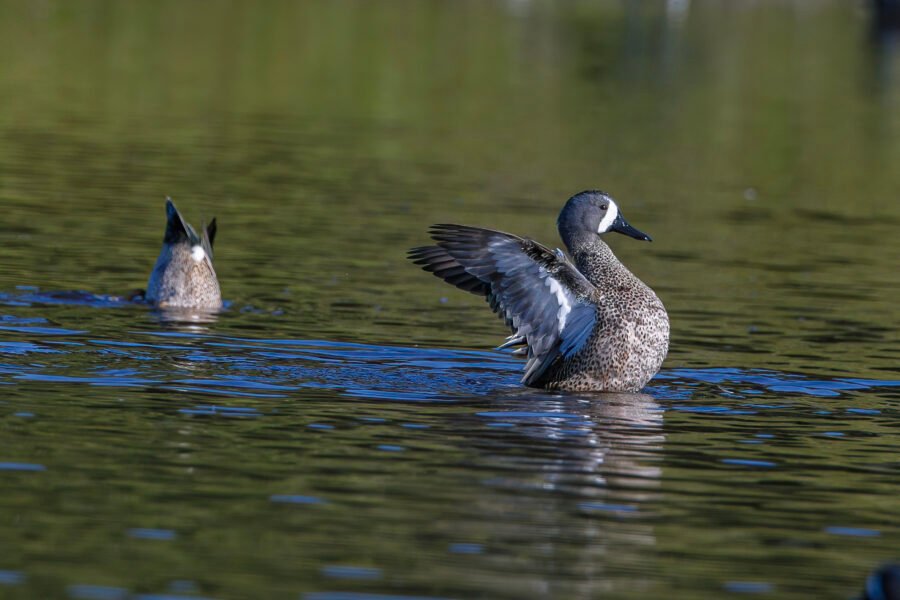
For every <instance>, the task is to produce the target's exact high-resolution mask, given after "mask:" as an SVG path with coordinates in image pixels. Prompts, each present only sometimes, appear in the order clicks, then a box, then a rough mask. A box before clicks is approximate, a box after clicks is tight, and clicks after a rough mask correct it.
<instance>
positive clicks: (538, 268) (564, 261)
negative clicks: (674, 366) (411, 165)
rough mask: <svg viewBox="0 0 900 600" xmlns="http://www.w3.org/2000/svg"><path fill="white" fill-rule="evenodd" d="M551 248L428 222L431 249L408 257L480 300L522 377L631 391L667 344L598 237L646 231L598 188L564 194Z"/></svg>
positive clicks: (660, 318) (646, 295)
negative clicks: (502, 324)
mask: <svg viewBox="0 0 900 600" xmlns="http://www.w3.org/2000/svg"><path fill="white" fill-rule="evenodd" d="M557 227H558V229H559V235H560V237H561V238H562V241H563V243H564V244H565V246H566V248H567V249H568V250H569V253H570V255H571V257H572V258H571V260H570V259H569V258H567V257H566V255H565V254H564V253H563V252H562V251H561V250H556V251H553V250H550V249H549V248H546V247H544V246H542V245H541V244H538V243H537V242H535V241H533V240H530V239H527V238H521V237H518V236H515V235H512V234H509V233H503V232H502V231H492V230H490V229H482V228H480V227H468V226H465V225H433V226H432V227H431V229H430V234H431V237H432V238H433V239H434V241H435V242H437V245H436V246H423V247H420V248H413V249H411V250H410V251H409V258H410V259H411V260H412V261H413V262H415V263H416V264H418V265H421V266H422V268H423V269H425V270H426V271H430V272H431V273H434V274H435V275H436V276H438V277H440V278H441V279H443V280H444V281H446V282H447V283H451V284H453V285H455V286H456V287H458V288H460V289H462V290H465V291H467V292H472V293H473V294H478V295H481V296H485V297H486V298H487V301H488V303H489V304H490V306H491V308H492V309H493V310H494V312H496V313H498V314H499V315H500V316H501V317H502V318H503V319H504V320H505V321H506V324H507V325H508V326H509V327H510V329H511V330H512V335H511V336H509V338H507V342H506V343H505V344H503V345H502V346H500V347H501V348H506V347H510V346H516V345H524V346H525V347H524V348H521V349H519V350H517V353H519V354H524V355H525V356H527V359H528V361H527V363H526V365H525V376H524V377H523V378H522V383H524V384H525V385H528V386H532V387H543V388H549V389H561V390H575V391H610V392H636V391H639V390H640V389H642V388H643V387H644V385H646V383H647V382H648V381H649V380H650V378H651V377H653V375H655V374H656V372H657V371H659V368H660V365H662V362H663V359H664V358H665V357H666V353H667V352H668V348H669V317H668V315H667V314H666V309H665V308H664V307H663V304H662V302H660V300H659V298H657V296H656V294H654V293H653V290H651V289H650V288H649V287H647V286H646V285H645V284H644V283H643V282H642V281H641V280H640V279H638V278H637V277H635V276H634V275H633V274H632V273H631V271H629V270H628V269H627V268H626V267H625V265H623V264H622V263H621V262H619V260H618V259H617V258H616V257H615V255H614V254H613V253H612V250H610V249H609V246H607V245H606V244H605V243H604V242H603V240H602V239H601V237H600V236H602V235H603V234H605V233H608V232H610V231H616V232H618V233H623V234H625V235H628V236H631V237H633V238H636V239H639V240H647V241H650V236H648V235H646V234H644V233H641V232H640V231H638V230H637V229H635V228H634V227H632V226H631V225H629V224H628V223H627V222H626V221H625V219H624V218H623V217H622V214H621V213H620V212H619V207H618V206H617V205H616V202H615V200H613V199H612V198H611V197H610V196H609V195H608V194H606V193H604V192H600V191H586V192H581V193H580V194H576V195H575V196H572V197H571V198H569V201H568V202H566V205H565V206H564V207H563V209H562V212H560V214H559V219H558V220H557Z"/></svg>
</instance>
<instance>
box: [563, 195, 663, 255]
mask: <svg viewBox="0 0 900 600" xmlns="http://www.w3.org/2000/svg"><path fill="white" fill-rule="evenodd" d="M556 224H557V227H558V228H559V234H560V236H561V237H562V239H563V240H564V241H566V243H567V245H569V244H568V240H574V239H575V238H576V237H584V236H585V235H591V236H593V235H603V234H604V233H608V232H610V231H615V232H616V233H622V234H624V235H627V236H629V237H633V238H634V239H636V240H643V241H647V242H651V241H653V240H652V238H651V237H650V236H649V235H647V234H646V233H644V232H642V231H639V230H637V229H635V228H634V227H632V226H631V225H630V224H629V223H628V221H626V220H625V217H623V216H622V213H621V211H620V210H619V205H618V204H616V201H615V200H613V198H612V196H610V195H609V194H607V193H606V192H601V191H599V190H588V191H584V192H581V193H579V194H575V195H574V196H572V197H571V198H569V200H568V202H566V205H565V206H563V209H562V212H560V213H559V219H557V221H556Z"/></svg>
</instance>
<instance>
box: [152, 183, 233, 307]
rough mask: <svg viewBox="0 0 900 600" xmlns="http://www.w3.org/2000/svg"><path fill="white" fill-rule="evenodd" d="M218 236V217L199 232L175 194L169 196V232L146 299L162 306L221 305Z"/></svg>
mask: <svg viewBox="0 0 900 600" xmlns="http://www.w3.org/2000/svg"><path fill="white" fill-rule="evenodd" d="M215 237H216V220H215V219H213V220H212V222H210V224H209V225H208V226H207V225H205V224H204V226H203V228H202V229H201V230H200V235H197V232H196V231H194V228H193V227H191V226H190V225H189V224H188V222H187V221H185V220H184V219H183V218H182V217H181V214H180V213H179V212H178V209H177V208H175V204H173V203H172V200H171V198H166V235H165V237H164V238H163V246H162V251H161V252H160V253H159V258H157V259H156V265H155V266H154V267H153V272H152V273H151V274H150V281H149V282H148V283H147V293H146V295H145V298H146V300H147V301H148V302H150V303H151V304H153V305H154V306H158V307H160V308H187V309H204V310H217V309H219V308H221V307H222V294H221V292H220V291H219V281H218V279H216V270H215V269H214V268H213V263H212V257H213V250H212V247H213V240H214V239H215Z"/></svg>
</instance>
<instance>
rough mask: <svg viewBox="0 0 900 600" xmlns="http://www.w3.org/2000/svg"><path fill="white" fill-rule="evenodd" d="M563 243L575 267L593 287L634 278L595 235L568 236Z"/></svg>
mask: <svg viewBox="0 0 900 600" xmlns="http://www.w3.org/2000/svg"><path fill="white" fill-rule="evenodd" d="M563 242H564V243H565V244H566V247H567V248H568V249H569V252H570V253H571V254H572V259H573V260H574V261H575V266H576V267H578V270H579V271H581V272H582V273H583V274H584V276H585V277H587V279H588V281H590V282H591V283H593V284H594V285H600V284H603V283H605V282H608V281H611V280H621V279H622V277H634V275H632V274H631V271H629V270H628V269H627V268H626V267H625V265H623V264H622V263H621V262H619V259H618V258H616V255H615V254H613V251H612V250H611V249H610V247H609V246H607V245H606V243H605V242H604V241H603V240H601V239H600V236H598V235H597V234H595V233H592V232H584V233H580V232H579V233H577V234H575V235H573V236H569V239H566V238H563Z"/></svg>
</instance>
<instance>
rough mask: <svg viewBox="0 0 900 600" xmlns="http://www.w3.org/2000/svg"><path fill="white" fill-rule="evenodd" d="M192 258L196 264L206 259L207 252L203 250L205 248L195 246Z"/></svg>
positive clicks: (192, 249)
mask: <svg viewBox="0 0 900 600" xmlns="http://www.w3.org/2000/svg"><path fill="white" fill-rule="evenodd" d="M191 258H193V259H194V262H200V261H201V260H203V259H204V258H206V251H205V250H203V246H200V245H197V246H193V247H192V248H191Z"/></svg>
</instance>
